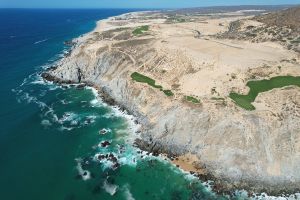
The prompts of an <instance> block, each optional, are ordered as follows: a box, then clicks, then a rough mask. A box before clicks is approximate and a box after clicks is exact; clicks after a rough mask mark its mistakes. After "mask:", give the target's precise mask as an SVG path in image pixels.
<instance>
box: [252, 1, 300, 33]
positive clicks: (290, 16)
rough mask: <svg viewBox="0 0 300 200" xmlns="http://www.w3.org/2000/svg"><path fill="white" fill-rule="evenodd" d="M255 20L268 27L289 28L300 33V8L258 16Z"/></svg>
mask: <svg viewBox="0 0 300 200" xmlns="http://www.w3.org/2000/svg"><path fill="white" fill-rule="evenodd" d="M254 19H255V20H257V21H259V22H262V23H264V24H266V25H268V26H278V27H284V26H288V27H289V28H291V29H293V30H294V31H295V30H298V31H300V6H298V7H294V8H288V9H286V10H282V11H278V12H274V13H270V14H266V15H262V16H257V17H255V18H254Z"/></svg>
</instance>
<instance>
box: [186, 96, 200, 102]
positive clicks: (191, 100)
mask: <svg viewBox="0 0 300 200" xmlns="http://www.w3.org/2000/svg"><path fill="white" fill-rule="evenodd" d="M185 99H186V100H187V101H189V102H192V103H200V100H198V99H196V98H195V97H192V96H185Z"/></svg>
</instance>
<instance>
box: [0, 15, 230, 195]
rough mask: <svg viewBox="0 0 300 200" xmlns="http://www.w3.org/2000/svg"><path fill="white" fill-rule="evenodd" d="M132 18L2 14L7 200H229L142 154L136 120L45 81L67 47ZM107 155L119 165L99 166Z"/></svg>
mask: <svg viewBox="0 0 300 200" xmlns="http://www.w3.org/2000/svg"><path fill="white" fill-rule="evenodd" d="M128 11H130V10H1V12H0V33H1V35H0V52H1V59H0V85H1V95H2V96H1V98H0V105H1V115H0V121H1V126H0V130H1V131H0V152H1V154H0V196H1V199H5V200H19V199H23V200H41V199H43V200H48V199H49V200H54V199H55V200H59V199H61V200H81V199H85V200H87V199H104V200H109V199H124V200H134V199H135V200H147V199H149V200H150V199H151V200H153V199H154V200H155V199H159V200H162V199H165V200H169V199H170V200H175V199H180V200H181V199H183V200H184V199H197V200H198V199H224V198H225V197H220V196H217V195H215V194H214V193H212V192H210V191H209V189H208V188H207V187H204V185H203V184H202V183H201V182H200V181H198V180H197V179H195V178H193V177H191V176H190V175H188V174H185V173H183V172H181V171H180V170H179V169H177V168H176V167H174V166H173V165H171V164H170V163H169V162H168V161H165V160H164V159H162V158H155V157H151V156H147V155H146V153H145V152H143V153H142V154H141V153H139V150H138V149H136V148H134V147H133V145H132V143H133V139H134V138H135V137H137V136H138V135H136V133H135V129H136V127H137V125H135V124H134V119H133V117H132V116H129V115H126V113H122V112H120V111H119V110H118V108H115V107H110V106H108V105H106V104H105V103H103V102H102V101H101V100H100V99H98V98H97V95H96V92H95V91H94V90H93V89H91V88H84V89H76V87H70V86H63V87H62V86H57V85H53V84H50V83H45V82H44V81H43V80H42V79H41V78H40V72H42V71H43V70H44V69H45V68H46V67H49V66H51V65H52V64H53V63H54V62H55V61H57V60H59V59H60V58H61V57H62V53H63V52H64V51H65V50H67V47H64V45H63V42H64V41H65V40H69V39H71V38H74V37H78V36H79V35H80V34H83V33H85V32H88V31H90V30H92V28H93V27H94V26H95V21H96V20H99V19H103V18H106V17H108V16H113V15H118V14H121V13H125V12H128ZM104 129H105V130H106V131H107V132H106V134H101V130H104ZM99 131H100V133H99ZM103 141H108V142H109V143H110V145H109V146H107V147H102V146H101V143H102V142H103ZM106 154H108V155H110V154H112V155H113V156H114V157H116V158H117V160H118V161H117V162H118V164H119V165H120V166H116V168H114V167H112V165H114V164H115V163H112V162H110V161H109V160H108V159H102V160H101V161H99V160H98V157H99V155H104V156H105V155H106ZM100 157H101V156H100Z"/></svg>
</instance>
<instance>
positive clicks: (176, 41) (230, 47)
mask: <svg viewBox="0 0 300 200" xmlns="http://www.w3.org/2000/svg"><path fill="white" fill-rule="evenodd" d="M297 9H298V10H299V8H297ZM253 12H255V11H252V12H251V15H250V14H249V11H230V12H222V13H209V14H201V13H197V12H195V11H194V12H193V13H191V14H189V15H187V14H186V13H180V12H179V13H176V12H137V13H128V14H124V15H121V16H116V17H111V18H109V19H106V20H102V21H99V22H98V25H97V27H96V28H95V30H94V31H92V32H90V33H88V34H86V35H84V36H82V37H80V38H77V39H75V40H74V41H72V42H69V43H70V44H73V45H74V46H73V48H72V51H71V52H70V53H69V54H67V55H66V56H65V58H63V59H62V60H61V61H59V62H58V63H57V65H56V66H53V67H52V68H50V69H49V70H48V71H47V72H45V73H44V74H43V75H42V76H43V77H44V78H45V79H47V80H49V81H54V82H56V83H82V84H88V85H91V86H94V87H95V88H97V89H98V90H99V92H100V93H101V95H102V97H103V98H104V99H105V100H106V101H108V102H109V103H111V104H117V105H119V106H120V107H122V108H124V109H126V110H127V111H128V112H129V113H131V114H133V115H134V116H136V117H137V119H138V123H139V124H141V125H142V126H141V129H140V130H139V134H138V135H139V136H140V137H139V138H138V139H137V140H136V144H137V145H138V146H139V147H140V148H141V149H144V150H147V151H151V152H154V153H155V154H159V153H166V154H168V156H169V157H171V158H172V160H174V163H175V164H177V165H179V167H182V168H183V169H185V170H188V171H193V172H192V173H194V172H195V173H197V174H198V176H199V177H200V178H201V179H203V180H207V179H209V180H214V189H215V191H217V192H228V191H234V190H236V189H246V190H247V191H249V192H257V193H259V192H267V193H269V194H283V193H294V192H297V191H298V192H299V191H300V87H298V86H297V84H294V85H289V86H286V87H282V88H274V89H272V90H270V91H266V92H263V93H259V95H258V96H257V97H256V99H255V101H254V102H253V103H252V104H253V106H254V107H255V109H253V110H247V109H244V108H242V107H240V106H238V105H237V104H236V102H234V101H233V100H232V99H231V98H230V97H229V94H230V93H231V92H237V93H240V94H246V93H247V92H248V91H249V88H248V87H247V86H246V84H247V82H248V81H250V80H252V81H253V80H263V79H270V78H272V77H277V76H293V77H299V76H300V70H299V67H300V64H299V61H300V56H299V42H298V43H297V41H299V34H298V36H295V31H294V29H293V27H292V26H284V25H280V26H279V25H278V26H277V24H276V23H275V24H273V23H272V24H271V25H270V24H266V22H265V20H264V19H265V18H267V17H264V16H265V15H261V16H259V17H254V16H253V15H252V14H253ZM293 12H294V11H293ZM267 16H268V15H267ZM270 26H272V27H273V26H274V27H277V28H278V30H279V29H280V31H281V32H280V33H278V34H280V35H282V34H283V33H285V32H286V33H289V34H290V35H288V36H287V37H293V38H292V39H291V40H289V39H282V38H278V37H277V35H278V34H277V35H276V34H274V35H273V34H272V33H270V34H269V31H270V30H271V29H272V30H273V28H269V27H270ZM298 27H299V26H298ZM251 30H252V31H253V30H261V32H264V33H266V34H265V35H264V39H262V38H263V36H262V34H257V33H256V36H254V35H251V34H249V33H248V32H250V31H251ZM274 30H277V29H274ZM281 33H282V34H281ZM291 35H292V36H291ZM257 37H259V39H255V38H257ZM282 37H283V36H282ZM297 37H298V38H297ZM249 38H250V39H249ZM290 41H295V42H292V44H293V46H292V47H289V44H290ZM285 42H288V44H286V43H285ZM297 45H298V46H297Z"/></svg>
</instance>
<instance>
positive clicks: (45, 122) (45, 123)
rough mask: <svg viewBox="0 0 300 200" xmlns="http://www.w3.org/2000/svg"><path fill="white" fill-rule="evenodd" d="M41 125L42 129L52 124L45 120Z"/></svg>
mask: <svg viewBox="0 0 300 200" xmlns="http://www.w3.org/2000/svg"><path fill="white" fill-rule="evenodd" d="M41 124H42V125H43V126H44V127H49V126H51V125H52V123H51V122H50V121H49V120H47V119H44V120H42V122H41Z"/></svg>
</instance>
